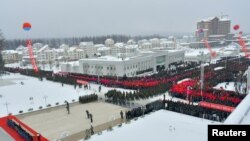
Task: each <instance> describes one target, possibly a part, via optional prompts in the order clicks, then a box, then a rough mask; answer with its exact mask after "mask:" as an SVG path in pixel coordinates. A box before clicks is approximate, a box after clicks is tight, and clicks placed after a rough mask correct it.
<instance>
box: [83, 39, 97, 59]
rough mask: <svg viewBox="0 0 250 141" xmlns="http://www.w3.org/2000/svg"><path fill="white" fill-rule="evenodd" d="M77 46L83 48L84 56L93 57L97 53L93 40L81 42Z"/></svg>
mask: <svg viewBox="0 0 250 141" xmlns="http://www.w3.org/2000/svg"><path fill="white" fill-rule="evenodd" d="M79 47H80V48H81V49H83V51H84V53H85V57H93V56H95V55H96V53H97V49H98V47H97V46H94V43H93V42H81V43H80V44H79Z"/></svg>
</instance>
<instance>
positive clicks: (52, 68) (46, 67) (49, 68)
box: [4, 62, 74, 72]
mask: <svg viewBox="0 0 250 141" xmlns="http://www.w3.org/2000/svg"><path fill="white" fill-rule="evenodd" d="M69 63H74V62H69ZM4 66H5V67H10V68H17V67H19V68H23V69H33V67H32V65H31V64H28V65H26V66H22V65H20V63H12V64H5V65H4ZM37 67H38V68H39V69H41V70H45V71H53V72H59V71H61V68H60V67H56V66H55V65H54V64H51V65H50V64H44V65H42V64H38V65H37Z"/></svg>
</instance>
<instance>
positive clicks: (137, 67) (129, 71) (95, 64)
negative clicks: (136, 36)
mask: <svg viewBox="0 0 250 141" xmlns="http://www.w3.org/2000/svg"><path fill="white" fill-rule="evenodd" d="M180 61H184V51H177V50H152V51H146V52H141V53H139V54H138V55H136V56H133V57H127V58H117V57H112V56H103V57H99V58H92V59H91V58H86V59H81V60H79V66H78V69H77V66H76V65H74V66H73V65H71V64H68V63H62V64H61V70H62V71H63V72H74V73H81V74H88V75H99V76H119V77H122V76H124V75H126V76H128V77H133V76H137V75H140V74H144V73H155V72H157V68H158V67H159V66H164V68H165V69H166V68H168V65H169V64H171V63H173V62H180ZM74 70H77V71H74Z"/></svg>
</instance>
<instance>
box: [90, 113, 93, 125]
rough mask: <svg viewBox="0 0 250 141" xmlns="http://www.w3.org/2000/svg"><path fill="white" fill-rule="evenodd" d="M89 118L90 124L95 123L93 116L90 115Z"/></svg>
mask: <svg viewBox="0 0 250 141" xmlns="http://www.w3.org/2000/svg"><path fill="white" fill-rule="evenodd" d="M89 118H90V122H91V123H92V122H93V115H92V114H89Z"/></svg>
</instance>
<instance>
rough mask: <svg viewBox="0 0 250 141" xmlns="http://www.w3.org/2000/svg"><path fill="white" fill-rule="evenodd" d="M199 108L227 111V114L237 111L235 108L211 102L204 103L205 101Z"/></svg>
mask: <svg viewBox="0 0 250 141" xmlns="http://www.w3.org/2000/svg"><path fill="white" fill-rule="evenodd" d="M199 106H201V107H205V108H210V109H216V110H220V111H225V112H232V111H233V110H234V109H235V107H230V106H225V105H220V104H214V103H209V102H203V101H202V102H199Z"/></svg>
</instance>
